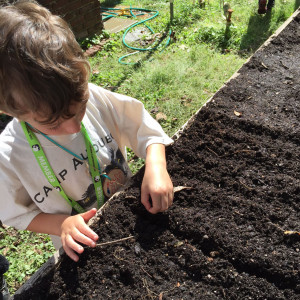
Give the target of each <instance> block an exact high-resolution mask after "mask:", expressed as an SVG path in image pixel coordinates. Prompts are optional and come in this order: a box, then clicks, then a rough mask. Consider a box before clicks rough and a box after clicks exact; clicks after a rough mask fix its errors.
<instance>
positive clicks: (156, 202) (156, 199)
mask: <svg viewBox="0 0 300 300" xmlns="http://www.w3.org/2000/svg"><path fill="white" fill-rule="evenodd" d="M151 198H152V207H151V208H150V209H149V212H150V213H152V214H156V213H158V212H160V211H162V200H161V199H160V196H159V195H154V196H153V197H151Z"/></svg>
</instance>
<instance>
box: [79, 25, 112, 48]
mask: <svg viewBox="0 0 300 300" xmlns="http://www.w3.org/2000/svg"><path fill="white" fill-rule="evenodd" d="M109 37H110V35H109V33H108V32H107V31H105V30H103V32H102V33H101V34H94V35H93V36H91V37H87V38H83V39H79V40H78V43H79V45H80V46H81V48H82V49H83V50H87V49H88V48H90V47H92V46H94V45H98V44H100V43H101V41H102V40H104V39H108V38H109Z"/></svg>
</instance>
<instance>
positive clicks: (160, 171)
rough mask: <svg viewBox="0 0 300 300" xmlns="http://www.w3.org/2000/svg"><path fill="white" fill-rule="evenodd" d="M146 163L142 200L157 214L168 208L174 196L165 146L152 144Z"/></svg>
mask: <svg viewBox="0 0 300 300" xmlns="http://www.w3.org/2000/svg"><path fill="white" fill-rule="evenodd" d="M145 165H146V167H145V174H144V178H143V182H142V188H141V201H142V203H143V205H144V206H145V208H146V209H147V210H148V211H149V212H150V213H152V214H156V213H158V212H162V211H165V210H167V209H168V208H169V207H170V206H171V205H172V203H173V198H174V193H173V184H172V181H171V178H170V176H169V174H168V172H167V169H166V161H165V146H164V145H162V144H153V145H150V146H149V147H148V148H147V157H146V164H145ZM150 198H151V200H150ZM151 202H152V203H151Z"/></svg>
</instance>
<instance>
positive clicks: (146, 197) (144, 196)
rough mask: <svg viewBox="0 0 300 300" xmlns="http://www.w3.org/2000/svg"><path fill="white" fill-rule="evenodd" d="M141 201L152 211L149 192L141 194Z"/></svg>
mask: <svg viewBox="0 0 300 300" xmlns="http://www.w3.org/2000/svg"><path fill="white" fill-rule="evenodd" d="M141 202H142V204H143V205H144V206H145V208H146V209H147V210H148V211H150V209H151V206H152V205H151V203H150V199H149V194H148V193H143V192H142V194H141Z"/></svg>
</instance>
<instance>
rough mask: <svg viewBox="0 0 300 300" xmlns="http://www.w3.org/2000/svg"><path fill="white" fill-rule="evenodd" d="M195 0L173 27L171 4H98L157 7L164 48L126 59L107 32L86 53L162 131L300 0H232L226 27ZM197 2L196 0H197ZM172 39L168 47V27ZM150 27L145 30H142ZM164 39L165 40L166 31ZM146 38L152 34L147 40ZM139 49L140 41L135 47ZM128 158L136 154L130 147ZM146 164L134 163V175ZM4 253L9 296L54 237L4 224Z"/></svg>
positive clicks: (96, 76)
mask: <svg viewBox="0 0 300 300" xmlns="http://www.w3.org/2000/svg"><path fill="white" fill-rule="evenodd" d="M193 2H194V1H193V0H186V1H176V0H175V1H174V19H173V22H172V24H170V19H169V1H167V0H165V1H152V0H140V1H138V0H135V1H134V0H132V1H121V0H119V1H118V0H116V1H112V0H111V1H108V0H106V1H101V5H102V7H113V6H115V5H124V6H130V5H131V6H132V7H142V8H147V9H153V10H158V11H159V15H158V16H157V17H156V18H155V19H153V20H151V21H150V22H149V24H148V25H149V26H151V28H152V30H153V31H154V32H155V33H157V38H158V39H162V43H161V44H162V46H159V47H158V49H157V50H155V51H143V52H141V53H139V54H136V55H132V56H129V57H128V58H127V59H125V60H124V61H125V62H130V63H135V62H138V63H137V64H134V65H131V64H129V65H124V64H120V63H119V62H118V60H119V58H120V57H121V56H123V55H126V54H129V53H132V50H130V49H129V48H127V47H125V46H124V45H123V44H122V35H123V32H120V33H116V34H110V35H109V40H108V41H107V42H106V44H105V45H104V48H103V50H102V51H100V52H98V53H97V54H96V55H95V56H94V57H91V58H89V60H90V63H91V66H92V71H93V72H92V75H91V78H90V80H91V82H94V83H96V84H98V85H101V86H103V87H105V88H108V89H111V90H114V91H116V92H119V93H123V94H127V95H130V96H132V97H135V98H137V99H139V100H141V101H142V102H143V103H144V105H145V107H146V108H147V110H148V111H149V112H151V114H152V115H153V117H154V118H156V117H158V116H163V117H160V119H159V122H160V124H161V125H162V127H163V128H164V130H165V131H166V132H167V133H168V134H169V135H171V136H172V135H173V134H174V133H175V132H176V131H177V130H178V129H179V128H180V127H181V126H182V125H183V124H184V123H185V122H186V121H187V120H188V119H189V118H190V117H191V116H192V115H193V114H194V113H195V112H196V111H197V110H198V109H199V108H200V107H201V106H202V105H203V104H204V103H205V102H206V101H207V100H208V99H209V98H210V97H212V95H214V93H215V92H216V91H217V90H218V89H219V88H220V87H221V86H222V85H223V84H224V82H226V81H227V80H228V79H229V78H230V77H231V76H232V75H233V74H234V73H235V72H236V71H237V70H238V69H239V68H240V67H241V66H242V64H243V63H244V62H245V61H246V59H247V58H249V57H250V56H251V55H252V54H253V53H254V52H255V51H256V50H257V49H258V47H259V46H260V45H261V44H262V43H263V42H264V41H265V40H266V39H267V38H268V37H269V36H270V35H271V34H272V33H273V32H274V31H275V30H276V29H277V28H278V27H279V26H280V25H281V24H282V23H283V22H284V21H285V20H286V19H287V18H288V17H289V16H290V15H291V14H292V13H293V12H294V11H295V10H296V8H297V7H299V5H300V0H286V1H284V0H276V3H275V7H274V8H273V10H272V12H271V13H269V14H266V15H258V14H257V0H248V1H244V0H231V1H229V2H230V5H231V8H232V9H233V10H234V12H233V14H232V23H231V24H230V25H228V26H227V24H226V21H225V20H224V18H223V15H222V10H221V9H220V1H216V0H210V1H206V6H205V9H203V8H200V7H199V5H197V4H193ZM195 3H198V1H197V0H196V1H195ZM170 29H171V30H172V38H171V40H170V43H169V44H168V46H167V47H164V46H163V45H165V44H166V41H167V37H168V32H169V30H170ZM143 30H144V31H145V32H147V30H148V29H145V27H144V28H143ZM165 33H166V34H167V37H166V38H163V35H164V34H165ZM102 38H108V35H107V33H105V34H104V35H103V36H96V37H92V38H90V39H85V40H84V41H82V45H83V47H86V46H89V45H92V44H93V43H97V42H99V40H101V39H102ZM143 42H144V43H145V42H147V34H145V36H144V37H143ZM131 45H132V46H139V47H141V45H140V44H139V43H135V44H131ZM130 158H134V154H133V153H132V152H130ZM142 165H143V161H142V160H137V159H136V160H133V163H132V165H131V168H132V170H133V172H135V171H136V170H138V169H139V168H140V167H141V166H142ZM0 235H1V241H0V253H1V254H5V255H6V257H7V258H8V260H9V262H10V269H9V271H8V272H7V273H6V274H5V276H6V279H7V282H8V286H9V289H10V292H11V293H14V292H15V290H16V289H17V288H18V287H19V286H20V284H22V283H23V282H24V281H25V280H27V279H28V277H29V276H30V275H32V274H33V273H34V272H35V271H36V270H37V269H38V268H39V267H40V265H41V264H42V263H43V262H45V261H46V260H47V259H48V258H49V256H51V255H52V254H53V252H54V249H53V246H52V245H51V242H50V241H49V238H48V237H47V236H45V235H36V234H32V233H28V232H26V231H16V230H13V229H12V228H8V229H5V230H4V229H1V228H0Z"/></svg>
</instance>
